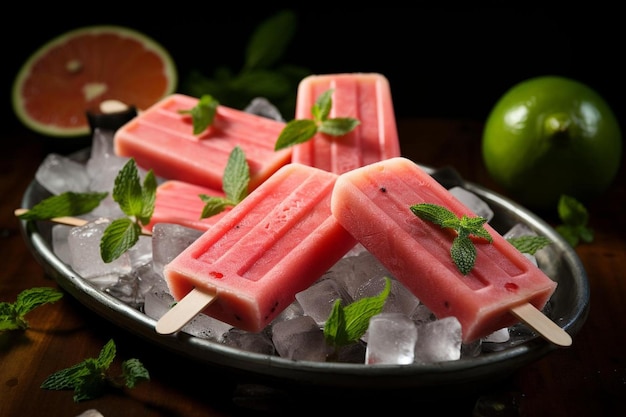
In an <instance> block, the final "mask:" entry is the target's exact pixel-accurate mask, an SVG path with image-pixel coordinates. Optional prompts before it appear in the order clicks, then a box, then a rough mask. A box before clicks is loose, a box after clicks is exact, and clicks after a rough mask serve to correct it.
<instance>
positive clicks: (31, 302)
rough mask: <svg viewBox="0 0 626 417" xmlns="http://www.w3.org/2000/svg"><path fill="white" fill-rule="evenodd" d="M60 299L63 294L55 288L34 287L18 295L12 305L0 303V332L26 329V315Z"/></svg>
mask: <svg viewBox="0 0 626 417" xmlns="http://www.w3.org/2000/svg"><path fill="white" fill-rule="evenodd" d="M61 297H63V293H62V292H60V291H59V290H57V289H55V288H50V287H35V288H30V289H27V290H24V291H22V292H21V293H19V294H18V295H17V299H16V300H15V302H14V303H7V302H0V331H3V330H17V329H21V330H24V329H27V328H28V322H27V321H26V319H25V316H26V314H28V313H30V312H31V311H33V310H34V309H36V308H37V307H39V306H41V305H44V304H48V303H54V302H55V301H58V300H60V299H61Z"/></svg>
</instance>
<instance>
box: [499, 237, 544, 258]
mask: <svg viewBox="0 0 626 417" xmlns="http://www.w3.org/2000/svg"><path fill="white" fill-rule="evenodd" d="M507 241H508V242H509V243H510V244H512V245H513V246H515V248H516V249H517V250H518V251H520V252H522V253H528V254H530V255H534V254H535V253H536V252H537V251H538V250H539V249H543V248H544V247H546V246H548V245H550V244H552V240H550V239H549V238H547V237H545V236H531V235H526V236H518V237H511V238H508V239H507Z"/></svg>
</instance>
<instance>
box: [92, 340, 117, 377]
mask: <svg viewBox="0 0 626 417" xmlns="http://www.w3.org/2000/svg"><path fill="white" fill-rule="evenodd" d="M116 353H117V348H116V347H115V342H114V341H113V339H110V340H109V341H108V342H107V343H106V345H104V347H103V348H102V350H101V351H100V354H99V355H98V358H97V359H96V366H97V367H98V368H99V369H102V370H106V369H108V368H109V366H111V364H112V363H113V359H115V354H116Z"/></svg>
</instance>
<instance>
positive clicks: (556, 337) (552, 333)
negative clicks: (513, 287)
mask: <svg viewBox="0 0 626 417" xmlns="http://www.w3.org/2000/svg"><path fill="white" fill-rule="evenodd" d="M511 313H513V314H514V315H515V316H516V317H517V318H518V319H520V320H521V321H523V322H524V323H526V324H527V325H528V326H530V327H531V328H533V330H535V331H536V332H537V333H539V334H540V335H541V336H542V337H543V338H545V339H546V340H548V341H550V342H552V343H554V344H555V345H558V346H570V345H571V344H572V337H571V336H570V335H569V334H568V333H567V332H566V331H565V330H563V329H562V328H561V327H559V326H558V325H557V324H556V323H555V322H553V321H552V320H550V319H549V318H548V317H546V316H545V315H544V314H543V313H542V312H541V311H539V310H538V309H537V308H536V307H535V306H533V305H532V304H530V303H525V304H521V305H519V306H517V307H513V308H512V309H511Z"/></svg>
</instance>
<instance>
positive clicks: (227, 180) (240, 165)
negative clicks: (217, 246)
mask: <svg viewBox="0 0 626 417" xmlns="http://www.w3.org/2000/svg"><path fill="white" fill-rule="evenodd" d="M249 183H250V167H249V166H248V161H247V160H246V155H245V154H244V152H243V150H242V149H241V148H240V147H239V146H235V147H234V148H233V150H232V151H231V152H230V155H229V157H228V163H227V164H226V168H225V169H224V175H223V176H222V190H223V191H224V194H225V195H226V197H225V198H224V197H217V196H208V195H206V194H200V199H201V200H202V201H203V202H204V203H205V205H204V207H203V208H202V214H201V215H200V218H201V219H205V218H207V217H211V216H214V215H216V214H218V213H221V212H222V211H224V210H225V209H226V208H228V207H234V206H236V205H237V204H239V203H240V202H241V201H242V200H243V199H244V198H246V196H247V195H248V184H249Z"/></svg>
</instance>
